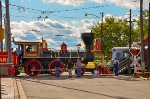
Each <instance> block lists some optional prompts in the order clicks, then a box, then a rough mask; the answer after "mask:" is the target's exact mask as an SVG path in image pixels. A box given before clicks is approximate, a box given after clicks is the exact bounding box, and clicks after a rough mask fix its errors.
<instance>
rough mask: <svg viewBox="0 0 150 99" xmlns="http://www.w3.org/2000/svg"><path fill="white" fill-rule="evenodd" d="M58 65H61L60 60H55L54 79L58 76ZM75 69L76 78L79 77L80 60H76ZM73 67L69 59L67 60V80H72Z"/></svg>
mask: <svg viewBox="0 0 150 99" xmlns="http://www.w3.org/2000/svg"><path fill="white" fill-rule="evenodd" d="M60 65H61V60H60V59H59V58H57V59H56V77H59V76H60ZM75 66H76V68H77V77H81V66H82V63H81V60H80V59H77V62H76V64H75ZM73 67H74V63H73V62H72V60H71V59H69V60H68V63H67V70H68V74H69V76H68V78H72V69H73Z"/></svg>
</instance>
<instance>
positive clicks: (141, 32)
mask: <svg viewBox="0 0 150 99" xmlns="http://www.w3.org/2000/svg"><path fill="white" fill-rule="evenodd" d="M140 34H141V54H140V55H141V66H142V71H144V70H145V63H144V34H143V0H140Z"/></svg>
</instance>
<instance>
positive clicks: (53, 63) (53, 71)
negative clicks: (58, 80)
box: [48, 59, 65, 76]
mask: <svg viewBox="0 0 150 99" xmlns="http://www.w3.org/2000/svg"><path fill="white" fill-rule="evenodd" d="M48 66H49V71H50V74H51V75H53V76H55V75H56V59H55V60H53V61H51V62H49V64H48ZM64 66H65V65H64V63H63V62H61V63H60V74H62V72H63V68H64Z"/></svg>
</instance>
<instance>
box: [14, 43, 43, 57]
mask: <svg viewBox="0 0 150 99" xmlns="http://www.w3.org/2000/svg"><path fill="white" fill-rule="evenodd" d="M14 43H15V45H18V46H19V47H21V50H22V52H23V53H22V54H23V58H28V57H40V55H41V52H42V46H41V42H14Z"/></svg>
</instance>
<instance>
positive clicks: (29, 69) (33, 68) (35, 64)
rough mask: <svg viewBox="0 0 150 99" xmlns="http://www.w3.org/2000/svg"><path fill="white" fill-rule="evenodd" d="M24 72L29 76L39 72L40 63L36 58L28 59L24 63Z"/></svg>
mask: <svg viewBox="0 0 150 99" xmlns="http://www.w3.org/2000/svg"><path fill="white" fill-rule="evenodd" d="M25 69H26V73H27V74H28V75H30V76H37V75H38V74H40V71H41V69H42V64H41V63H40V62H39V61H38V60H34V59H33V60H31V61H28V63H27V64H26V67H25Z"/></svg>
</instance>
